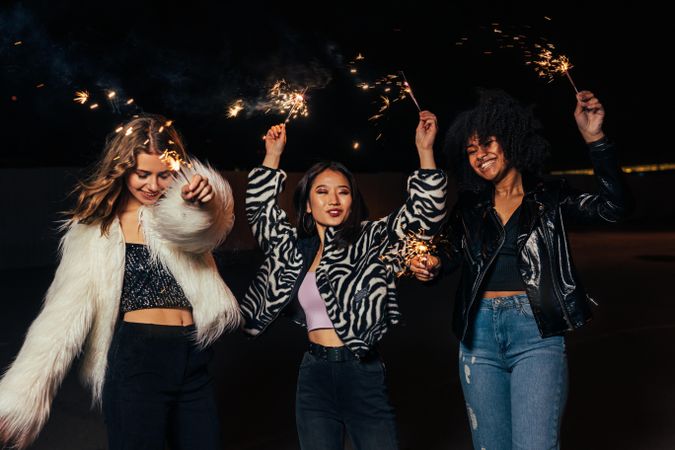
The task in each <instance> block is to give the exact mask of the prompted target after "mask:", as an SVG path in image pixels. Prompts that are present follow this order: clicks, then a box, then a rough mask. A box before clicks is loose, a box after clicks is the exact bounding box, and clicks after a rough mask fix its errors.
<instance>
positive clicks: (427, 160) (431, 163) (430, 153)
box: [417, 148, 436, 169]
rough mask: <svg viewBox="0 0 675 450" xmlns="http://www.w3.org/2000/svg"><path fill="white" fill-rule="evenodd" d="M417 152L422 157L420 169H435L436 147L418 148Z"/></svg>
mask: <svg viewBox="0 0 675 450" xmlns="http://www.w3.org/2000/svg"><path fill="white" fill-rule="evenodd" d="M417 154H418V155H419V157H420V169H435V168H436V160H435V158H434V149H433V148H429V149H420V148H418V149H417Z"/></svg>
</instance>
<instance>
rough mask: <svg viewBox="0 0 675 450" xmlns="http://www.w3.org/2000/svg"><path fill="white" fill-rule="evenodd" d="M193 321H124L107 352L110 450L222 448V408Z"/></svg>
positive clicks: (106, 410) (209, 353)
mask: <svg viewBox="0 0 675 450" xmlns="http://www.w3.org/2000/svg"><path fill="white" fill-rule="evenodd" d="M194 330H195V328H194V326H189V327H181V326H163V325H148V324H137V323H128V322H122V323H121V324H120V326H119V327H118V329H117V331H116V332H115V336H114V337H113V342H112V344H111V346H110V351H109V353H108V370H107V372H106V379H105V384H104V388H103V413H104V416H105V422H106V426H107V429H108V445H109V449H110V450H122V449H124V450H132V449H133V450H136V449H147V450H164V449H165V445H166V444H167V443H168V445H169V448H170V449H172V450H187V449H194V450H212V449H213V450H216V449H218V450H220V449H221V448H222V446H221V440H220V427H219V421H218V411H217V408H216V403H215V399H214V395H213V388H212V385H211V377H210V376H209V374H208V370H207V365H208V363H209V361H210V359H211V357H212V352H213V350H211V349H210V348H208V349H206V350H199V349H198V348H197V347H196V345H195V343H194V339H193V337H192V336H191V334H192V333H194Z"/></svg>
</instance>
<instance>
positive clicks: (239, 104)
mask: <svg viewBox="0 0 675 450" xmlns="http://www.w3.org/2000/svg"><path fill="white" fill-rule="evenodd" d="M243 110H244V100H242V99H238V100H236V101H235V102H234V103H232V104H231V105H230V107H229V108H228V109H227V117H229V118H233V117H237V115H238V114H239V113H240V112H241V111H243Z"/></svg>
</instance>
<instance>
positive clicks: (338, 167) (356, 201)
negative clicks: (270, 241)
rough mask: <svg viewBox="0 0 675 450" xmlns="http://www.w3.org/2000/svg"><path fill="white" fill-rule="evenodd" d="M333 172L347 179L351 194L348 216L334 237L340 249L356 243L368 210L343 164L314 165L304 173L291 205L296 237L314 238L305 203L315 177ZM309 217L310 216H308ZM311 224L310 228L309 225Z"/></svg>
mask: <svg viewBox="0 0 675 450" xmlns="http://www.w3.org/2000/svg"><path fill="white" fill-rule="evenodd" d="M326 170H333V171H335V172H339V173H341V174H342V175H344V176H345V178H347V181H348V182H349V190H350V191H351V194H352V206H351V211H350V213H349V216H347V218H346V219H345V221H344V222H343V223H342V224H341V225H340V227H339V229H338V232H337V234H336V235H335V242H336V243H337V244H338V245H339V246H340V247H347V246H349V245H351V244H353V243H355V242H356V239H357V238H358V237H359V233H360V231H361V222H362V221H364V220H366V219H367V218H368V209H367V207H366V204H365V202H364V201H363V197H362V196H361V192H360V191H359V188H358V186H357V184H356V178H354V175H353V174H352V173H351V172H350V171H349V169H347V168H346V167H345V166H344V165H343V164H341V163H339V162H335V161H322V162H318V163H316V164H314V165H313V166H312V167H310V168H309V170H307V172H305V174H304V175H303V177H302V179H301V180H300V182H299V183H298V185H297V186H296V188H295V193H294V194H293V204H294V205H295V211H296V214H297V218H298V236H299V237H301V238H307V237H311V236H315V235H316V234H317V231H316V223H315V222H314V220H313V218H312V219H311V221H310V220H307V218H306V217H305V215H306V212H305V210H306V207H307V202H308V201H309V194H310V191H311V190H312V184H314V180H315V179H316V177H317V176H318V175H319V174H320V173H322V172H324V171H326ZM309 216H310V217H311V214H310V215H309ZM310 222H311V226H309V225H310Z"/></svg>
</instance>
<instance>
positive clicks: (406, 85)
mask: <svg viewBox="0 0 675 450" xmlns="http://www.w3.org/2000/svg"><path fill="white" fill-rule="evenodd" d="M399 73H400V74H401V78H403V88H404V91H405V92H407V93H408V95H410V98H411V99H412V101H413V102H415V106H417V111H422V108H420V104H419V103H417V99H416V98H415V94H413V91H412V87H410V83H408V80H407V79H406V77H405V74H404V73H403V71H402V70H401V71H400V72H399Z"/></svg>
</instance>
